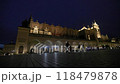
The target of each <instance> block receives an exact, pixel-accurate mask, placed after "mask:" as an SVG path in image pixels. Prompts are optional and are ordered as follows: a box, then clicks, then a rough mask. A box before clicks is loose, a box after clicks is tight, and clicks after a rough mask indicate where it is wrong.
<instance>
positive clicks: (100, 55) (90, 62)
mask: <svg viewBox="0 0 120 84" xmlns="http://www.w3.org/2000/svg"><path fill="white" fill-rule="evenodd" d="M0 67H2V68H4V67H5V68H8V67H11V68H14V67H16V68H18V67H19V68H27V67H29V68H33V67H34V68H39V67H40V68H44V67H46V68H54V67H58V68H72V67H73V68H98V67H100V68H104V67H106V68H112V67H119V68H120V50H99V51H87V52H80V53H60V52H54V53H44V54H42V55H38V54H26V55H14V56H0Z"/></svg>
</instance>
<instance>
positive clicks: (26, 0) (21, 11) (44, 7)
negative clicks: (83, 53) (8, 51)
mask: <svg viewBox="0 0 120 84" xmlns="http://www.w3.org/2000/svg"><path fill="white" fill-rule="evenodd" d="M31 15H32V16H33V19H34V21H36V20H38V21H39V22H40V23H43V22H46V23H48V24H54V25H61V26H63V27H68V28H76V29H80V28H81V27H83V25H85V26H86V27H87V25H90V26H91V24H92V22H93V21H94V20H96V22H97V23H98V24H99V26H100V29H101V33H102V34H104V35H105V34H108V36H109V37H120V24H119V23H120V0H19V1H18V0H1V1H0V44H4V43H9V42H10V41H11V40H13V41H14V42H15V41H16V36H17V27H18V26H21V22H22V21H23V20H25V19H27V18H29V17H30V16H31Z"/></svg>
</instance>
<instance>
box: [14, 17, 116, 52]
mask: <svg viewBox="0 0 120 84" xmlns="http://www.w3.org/2000/svg"><path fill="white" fill-rule="evenodd" d="M81 38H83V39H82V40H81ZM101 38H102V36H101V33H100V29H99V26H98V25H97V23H96V22H94V23H93V24H92V27H91V28H89V27H88V28H86V27H83V28H82V29H81V30H74V29H70V28H66V27H61V26H54V25H49V24H46V23H39V22H38V21H36V22H34V21H33V19H32V17H30V19H29V20H25V21H23V22H22V26H20V27H18V35H17V40H16V45H15V53H16V54H19V53H22V54H24V53H28V52H31V51H34V52H35V53H39V52H40V53H41V52H42V51H50V52H54V51H60V52H63V51H64V50H65V45H66V42H69V44H70V45H71V48H72V49H73V50H75V49H77V47H78V45H79V44H84V46H86V47H87V46H91V47H95V46H98V45H99V46H100V45H110V46H111V47H113V46H116V45H117V44H115V43H114V44H113V43H110V42H99V39H101Z"/></svg>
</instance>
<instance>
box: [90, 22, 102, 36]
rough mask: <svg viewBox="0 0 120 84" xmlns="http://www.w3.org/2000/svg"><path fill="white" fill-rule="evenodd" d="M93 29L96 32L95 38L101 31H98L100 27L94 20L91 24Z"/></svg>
mask: <svg viewBox="0 0 120 84" xmlns="http://www.w3.org/2000/svg"><path fill="white" fill-rule="evenodd" d="M92 27H93V29H96V31H97V33H96V35H97V38H101V33H100V28H99V25H98V24H97V23H96V21H94V23H93V24H92Z"/></svg>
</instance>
